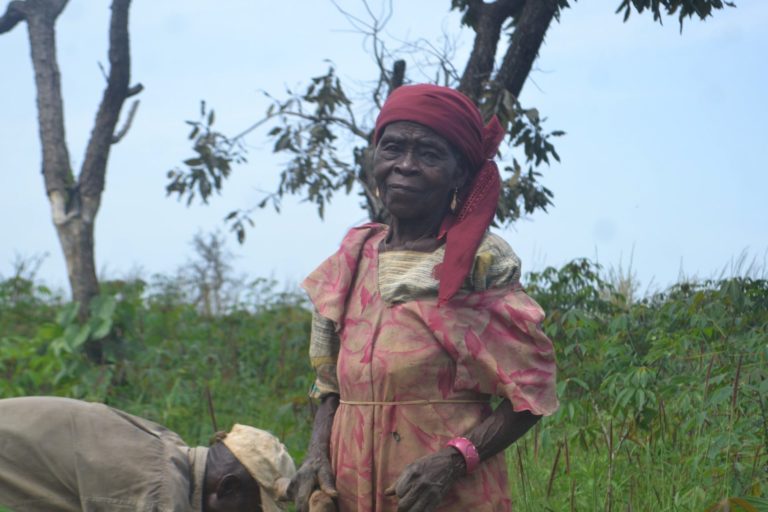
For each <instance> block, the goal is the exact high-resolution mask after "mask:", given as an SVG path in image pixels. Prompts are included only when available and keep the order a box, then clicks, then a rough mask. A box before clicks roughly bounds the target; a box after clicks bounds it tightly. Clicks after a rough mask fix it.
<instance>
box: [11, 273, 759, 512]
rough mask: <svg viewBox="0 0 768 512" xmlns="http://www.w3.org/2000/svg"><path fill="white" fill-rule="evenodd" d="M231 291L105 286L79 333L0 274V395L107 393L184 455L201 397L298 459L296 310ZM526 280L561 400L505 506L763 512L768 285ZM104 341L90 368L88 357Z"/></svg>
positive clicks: (50, 301)
mask: <svg viewBox="0 0 768 512" xmlns="http://www.w3.org/2000/svg"><path fill="white" fill-rule="evenodd" d="M613 281H616V280H615V279H614V280H613ZM239 283H240V285H239V287H238V288H237V289H236V290H234V289H231V290H229V292H231V293H228V292H227V288H226V287H225V286H220V287H219V288H213V289H212V288H210V287H209V288H206V290H209V293H208V294H205V295H201V294H200V293H199V288H200V287H199V284H200V283H197V284H196V283H194V282H192V283H190V282H186V281H183V280H181V279H180V278H179V277H178V276H174V277H167V276H166V277H162V276H157V277H154V278H152V279H151V280H149V282H145V281H142V280H139V279H134V280H128V281H112V282H107V283H104V285H103V296H102V297H101V298H100V299H99V300H98V301H97V302H96V303H94V305H93V315H92V318H91V320H90V321H89V323H87V324H85V325H80V324H79V323H78V322H77V320H76V315H75V308H74V306H73V305H71V304H67V303H66V302H64V301H63V300H62V299H61V297H59V296H58V295H57V294H56V293H54V292H52V291H50V290H48V289H47V288H46V287H45V286H43V285H41V284H40V283H38V282H36V281H35V280H34V279H33V278H32V277H31V276H25V275H22V274H20V275H17V276H15V277H12V278H9V279H5V280H3V281H1V282H0V397H11V396H21V395H35V394H49V395H60V396H70V397H75V398H82V399H87V400H95V401H103V402H106V403H108V404H110V405H112V406H114V407H118V408H121V409H124V410H126V411H128V412H131V413H133V414H137V415H140V416H144V417H147V418H150V419H152V420H154V421H157V422H159V423H161V424H164V425H166V426H168V427H169V428H171V429H172V430H175V431H176V432H178V433H179V434H181V435H182V437H183V438H184V439H185V440H186V441H187V442H188V443H190V444H193V445H194V444H207V441H208V439H209V438H210V436H211V434H212V433H213V431H214V430H213V426H212V421H211V418H210V414H209V410H208V405H207V399H206V396H207V394H208V393H210V395H211V397H212V399H213V403H214V405H215V412H216V422H217V427H218V428H219V429H227V428H229V427H230V426H231V424H232V423H233V422H235V421H237V422H242V423H249V424H253V425H258V426H260V427H262V428H265V429H268V430H271V431H273V432H274V433H275V434H277V435H278V436H280V437H281V438H282V439H283V441H284V442H285V444H286V445H287V446H288V448H289V450H290V451H291V453H292V454H293V456H294V457H295V458H296V459H297V460H299V461H300V460H301V459H302V457H303V455H304V449H305V445H306V443H307V440H308V438H309V431H310V425H311V418H312V415H313V404H311V403H310V402H309V400H308V399H307V390H308V388H309V385H310V382H311V380H312V373H311V370H310V368H309V365H308V358H307V354H306V351H307V339H308V331H309V321H310V316H309V313H308V310H307V307H306V304H305V302H304V299H303V298H302V296H301V294H300V293H297V292H281V291H279V290H277V289H276V288H275V286H274V284H273V283H270V282H268V281H265V280H259V279H257V280H255V281H253V282H250V283H248V282H247V281H243V280H242V279H240V280H239ZM243 283H247V284H243ZM624 284H625V283H624ZM524 285H525V286H526V288H527V290H528V291H529V293H530V294H531V295H532V296H533V297H534V298H536V300H537V301H539V302H540V303H541V304H542V306H543V307H544V308H545V310H546V311H547V312H548V317H547V321H546V324H545V329H546V331H547V332H548V334H549V335H550V336H551V337H552V339H553V340H554V342H555V346H556V348H557V353H558V368H559V385H558V393H559V396H560V400H561V404H562V406H561V408H560V410H559V411H558V412H557V414H555V415H554V416H552V417H549V418H545V419H544V420H543V421H542V422H541V423H540V424H539V425H538V426H537V427H536V428H535V430H534V431H532V432H530V433H529V434H528V435H527V436H526V437H525V438H524V439H523V440H521V441H520V442H518V443H517V445H514V446H512V447H511V448H510V449H508V450H507V452H506V456H507V460H508V463H509V474H510V483H511V487H512V493H513V499H514V508H515V510H517V511H547V510H549V511H557V512H559V511H571V510H582V511H597V510H604V511H650V510H654V511H656V510H658V511H665V510H681V511H704V510H708V509H710V507H714V508H712V510H766V508H765V507H766V505H765V503H766V501H765V498H766V496H768V453H767V450H766V446H768V361H767V360H768V281H765V280H762V279H753V278H748V277H735V278H730V279H721V280H711V281H699V282H685V283H679V284H677V285H675V286H673V287H671V288H670V289H668V290H665V291H664V292H663V293H656V294H654V295H652V296H648V297H645V298H642V299H633V298H632V297H629V296H627V295H629V294H628V293H625V294H624V295H622V294H621V293H619V290H620V289H624V290H625V292H626V290H627V287H625V286H622V283H620V282H613V283H611V282H608V281H607V280H606V278H605V276H604V273H603V272H602V271H601V270H600V269H599V267H597V266H596V265H595V264H593V263H591V262H589V261H587V260H578V261H574V262H572V263H570V264H568V265H566V266H564V267H563V268H560V269H555V268H549V269H546V270H545V271H543V272H540V273H536V274H529V275H527V276H526V278H525V279H524ZM210 290H213V291H210ZM97 339H98V340H101V342H102V343H103V345H104V347H105V351H106V363H104V364H98V365H97V364H93V363H90V362H89V361H88V360H87V359H86V358H85V357H84V356H83V353H82V347H83V346H84V344H86V343H92V342H93V340H97ZM761 497H762V501H761V500H760V498H761ZM729 498H731V500H730V502H728V501H727V500H728V499H729ZM724 500H726V501H724ZM716 504H720V505H718V506H717V507H715V505H716ZM749 507H752V508H751V509H750V508H749Z"/></svg>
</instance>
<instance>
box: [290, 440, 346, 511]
mask: <svg viewBox="0 0 768 512" xmlns="http://www.w3.org/2000/svg"><path fill="white" fill-rule="evenodd" d="M334 480H335V479H334V476H333V471H332V470H331V462H330V461H329V460H328V456H327V455H325V454H322V453H315V454H308V455H307V457H306V458H305V459H304V462H303V463H302V464H301V467H300V468H299V470H298V471H297V472H296V474H295V475H294V476H293V478H291V483H290V484H289V485H288V493H287V495H288V498H289V499H291V500H293V502H294V503H295V504H296V510H297V511H298V512H307V511H308V510H309V497H310V496H311V495H312V492H313V491H315V490H316V489H318V488H319V489H321V490H322V491H323V492H325V493H326V494H327V495H328V496H330V497H331V498H335V497H336V496H337V494H338V493H337V492H336V485H335V483H334Z"/></svg>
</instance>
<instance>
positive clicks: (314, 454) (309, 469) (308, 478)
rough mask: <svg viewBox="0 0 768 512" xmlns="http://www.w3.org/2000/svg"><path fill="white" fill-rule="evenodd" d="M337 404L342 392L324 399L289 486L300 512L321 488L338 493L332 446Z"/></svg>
mask: <svg viewBox="0 0 768 512" xmlns="http://www.w3.org/2000/svg"><path fill="white" fill-rule="evenodd" d="M338 407H339V395H337V394H333V393H332V394H329V395H326V396H324V397H323V398H322V401H321V402H320V406H319V407H318V408H317V412H316V413H315V421H314V423H313V425H312V437H311V438H310V441H309V448H308V449H307V455H306V457H304V462H302V464H301V467H300V468H299V470H298V471H297V472H296V475H294V477H293V478H292V479H291V483H290V485H289V486H288V498H289V499H292V500H294V502H295V503H296V509H297V510H298V511H299V512H306V511H307V510H308V509H309V497H310V495H311V494H312V491H314V490H315V489H317V488H318V487H319V488H320V489H321V490H323V491H324V492H325V493H326V494H327V495H329V496H331V497H336V495H337V493H336V485H335V483H334V481H335V479H334V476H333V471H332V470H331V461H330V456H329V453H330V452H329V446H330V441H331V427H333V416H334V415H335V414H336V409H338Z"/></svg>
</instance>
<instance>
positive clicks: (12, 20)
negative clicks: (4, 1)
mask: <svg viewBox="0 0 768 512" xmlns="http://www.w3.org/2000/svg"><path fill="white" fill-rule="evenodd" d="M24 17H25V14H24V2H21V1H20V0H14V1H13V2H11V3H9V4H8V7H7V8H6V9H5V14H3V15H2V16H0V34H4V33H6V32H8V31H10V30H12V29H13V27H15V26H16V25H17V24H18V23H19V22H21V21H24Z"/></svg>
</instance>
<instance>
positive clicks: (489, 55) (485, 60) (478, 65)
mask: <svg viewBox="0 0 768 512" xmlns="http://www.w3.org/2000/svg"><path fill="white" fill-rule="evenodd" d="M524 4H525V0H497V1H495V2H491V3H485V2H483V1H482V0H472V1H471V2H470V4H469V8H468V9H469V12H468V13H467V15H468V16H469V17H470V18H472V19H475V20H476V21H475V23H474V24H473V29H474V31H475V42H474V43H473V44H472V53H470V55H469V59H468V60H467V65H466V66H465V68H464V73H462V75H461V81H460V83H459V90H460V91H461V92H463V93H464V94H466V95H467V96H469V97H470V98H471V99H472V101H474V102H475V103H477V102H478V101H479V99H480V95H481V93H482V90H483V84H484V83H485V82H487V81H488V80H489V79H490V78H491V74H492V73H493V68H494V60H495V58H496V49H497V48H498V46H499V38H500V37H501V27H502V25H503V24H504V22H505V21H506V20H507V19H509V18H511V17H514V16H517V15H518V14H519V12H520V10H521V9H522V7H523V5H524Z"/></svg>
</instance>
